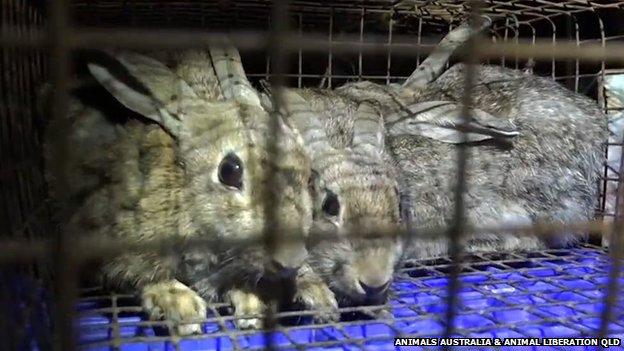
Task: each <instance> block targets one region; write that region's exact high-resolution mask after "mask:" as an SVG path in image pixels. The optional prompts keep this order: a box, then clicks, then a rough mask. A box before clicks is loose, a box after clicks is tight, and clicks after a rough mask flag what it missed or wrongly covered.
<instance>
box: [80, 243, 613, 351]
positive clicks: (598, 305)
mask: <svg viewBox="0 0 624 351" xmlns="http://www.w3.org/2000/svg"><path fill="white" fill-rule="evenodd" d="M609 260H610V259H609V257H608V256H607V254H606V252H605V251H604V250H602V249H600V248H597V247H593V246H583V247H578V248H573V249H566V250H548V251H542V252H535V253H528V254H524V253H523V254H516V253H514V254H510V253H496V254H483V255H472V256H469V257H468V258H467V261H466V262H467V263H466V264H465V266H464V268H463V273H462V274H461V276H460V279H461V282H462V285H461V289H460V296H459V310H458V313H457V316H456V319H455V325H456V330H457V332H456V335H454V336H458V337H480V338H483V337H491V338H511V337H538V338H539V337H579V336H581V337H583V336H585V337H592V336H596V333H597V331H598V329H599V327H600V313H601V311H602V309H603V300H602V299H603V298H604V294H605V291H606V284H607V282H608V274H609V267H610V264H609ZM449 263H450V261H449V260H448V259H444V258H441V259H436V260H429V261H415V262H407V263H406V265H405V266H404V268H403V269H401V271H400V272H399V274H398V276H397V279H396V280H395V282H394V285H393V291H392V296H391V299H390V302H389V304H388V305H387V306H386V307H387V309H388V311H391V312H392V315H393V317H394V318H393V319H384V320H371V319H368V320H367V319H363V318H359V319H358V318H354V315H355V313H354V312H353V309H345V311H344V312H345V313H343V317H344V318H343V320H344V321H343V322H340V323H337V324H325V325H314V324H313V323H312V322H311V318H309V317H300V318H295V319H296V323H294V324H293V323H291V324H288V326H286V325H283V326H281V327H280V329H278V330H277V331H276V332H274V333H273V335H272V337H273V343H274V346H275V348H276V349H287V350H296V349H299V350H301V349H314V350H391V349H399V347H395V346H394V338H395V337H401V336H410V337H413V336H416V337H440V336H442V333H443V332H444V328H445V323H444V320H445V307H446V299H445V296H446V295H447V283H448V278H447V276H446V275H447V272H448V271H449V268H450V267H449ZM623 283H624V279H623V278H620V284H623ZM98 293H100V292H99V291H98V290H97V289H92V290H87V291H85V292H84V293H83V295H84V297H83V298H82V299H81V300H80V304H79V306H78V308H79V313H80V317H79V321H78V323H79V336H80V344H81V348H83V349H87V350H137V351H138V350H233V349H263V348H265V347H266V346H267V339H266V338H265V337H266V335H265V334H263V333H261V332H257V331H243V330H237V329H236V328H235V327H234V323H233V318H234V317H232V316H231V315H229V313H228V309H227V308H226V305H213V306H211V311H212V312H211V314H210V315H209V316H208V319H207V320H206V322H205V323H203V331H204V333H205V334H202V335H194V336H192V337H187V338H184V339H179V340H175V339H174V338H172V337H171V336H168V334H167V333H166V331H165V330H166V327H165V324H164V323H162V322H158V323H157V322H147V321H146V320H145V317H144V316H143V314H142V313H141V309H140V307H138V305H137V304H136V300H134V299H133V298H132V296H129V295H116V294H113V295H105V296H104V295H101V293H100V295H98ZM614 316H615V322H614V323H612V324H611V325H610V334H609V336H611V337H618V338H624V299H621V298H620V299H619V300H618V301H617V304H616V306H614ZM533 348H534V349H537V347H533ZM409 349H411V350H418V349H419V348H418V347H409ZM431 349H435V348H430V347H428V348H427V350H431ZM461 349H462V350H468V349H470V350H481V349H483V350H485V349H487V348H473V347H469V348H466V347H463V348H461ZM497 349H503V350H504V349H505V347H502V348H500V347H499V348H497ZM509 349H510V350H511V348H509ZM520 349H522V350H531V349H532V348H531V347H520V348H518V347H514V348H513V350H520ZM539 349H540V350H548V349H550V350H556V349H558V348H555V347H552V348H547V347H539ZM559 349H564V348H559ZM565 349H566V350H570V349H572V350H575V349H578V350H585V349H587V348H583V347H577V348H574V347H572V348H570V347H565ZM611 349H615V348H611Z"/></svg>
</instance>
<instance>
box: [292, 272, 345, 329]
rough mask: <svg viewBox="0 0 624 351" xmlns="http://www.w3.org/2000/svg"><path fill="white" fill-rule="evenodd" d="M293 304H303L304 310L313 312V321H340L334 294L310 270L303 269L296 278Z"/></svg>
mask: <svg viewBox="0 0 624 351" xmlns="http://www.w3.org/2000/svg"><path fill="white" fill-rule="evenodd" d="M294 300H295V302H297V303H301V304H303V305H304V306H305V307H306V309H310V310H314V311H316V313H315V314H314V321H315V322H317V323H330V322H337V321H339V320H340V313H339V312H338V302H337V301H336V297H335V296H334V293H333V292H332V291H331V290H330V289H329V287H328V286H327V284H325V283H324V282H323V280H321V278H320V277H318V276H317V275H316V274H315V273H314V272H313V271H312V270H311V269H307V267H303V268H302V269H301V271H300V275H299V277H298V278H297V291H296V293H295V297H294Z"/></svg>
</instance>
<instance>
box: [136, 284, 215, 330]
mask: <svg viewBox="0 0 624 351" xmlns="http://www.w3.org/2000/svg"><path fill="white" fill-rule="evenodd" d="M141 302H142V305H143V308H144V309H145V310H146V311H147V313H148V315H149V317H150V319H161V318H164V319H166V320H171V321H173V322H174V323H175V326H174V328H175V332H177V333H178V334H179V335H189V334H195V333H201V324H182V325H181V324H180V323H181V322H185V321H193V320H199V319H204V318H206V302H205V301H204V299H202V298H201V297H200V296H199V295H198V294H197V293H196V292H195V291H193V290H191V288H189V287H187V286H186V285H184V284H182V283H180V282H179V281H177V280H169V281H165V282H160V283H155V284H148V285H146V286H145V287H144V288H143V290H142V292H141Z"/></svg>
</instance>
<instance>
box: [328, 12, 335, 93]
mask: <svg viewBox="0 0 624 351" xmlns="http://www.w3.org/2000/svg"><path fill="white" fill-rule="evenodd" d="M333 39H334V8H333V7H332V8H331V10H330V12H329V44H330V47H329V54H328V56H327V72H328V74H329V77H327V86H328V88H329V89H331V88H332V61H333V60H334V57H333V56H334V55H333V51H332V48H331V44H332V41H333Z"/></svg>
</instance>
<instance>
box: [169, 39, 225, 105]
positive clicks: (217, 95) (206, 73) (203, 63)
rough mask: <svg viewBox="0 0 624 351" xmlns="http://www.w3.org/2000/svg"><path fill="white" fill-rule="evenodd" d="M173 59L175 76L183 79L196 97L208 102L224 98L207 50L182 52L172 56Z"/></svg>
mask: <svg viewBox="0 0 624 351" xmlns="http://www.w3.org/2000/svg"><path fill="white" fill-rule="evenodd" d="M173 59H174V60H175V62H177V65H176V68H175V72H176V74H177V75H178V76H180V78H182V79H184V81H185V82H186V83H188V84H189V86H190V87H191V88H192V89H193V91H194V92H195V93H196V94H197V95H198V96H200V97H202V98H204V99H206V100H208V101H215V100H222V99H223V98H224V97H223V92H222V91H221V86H220V85H219V80H218V79H217V76H216V73H215V70H214V66H213V64H212V60H211V58H210V53H209V52H208V51H207V50H184V51H182V52H180V53H176V54H173Z"/></svg>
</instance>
